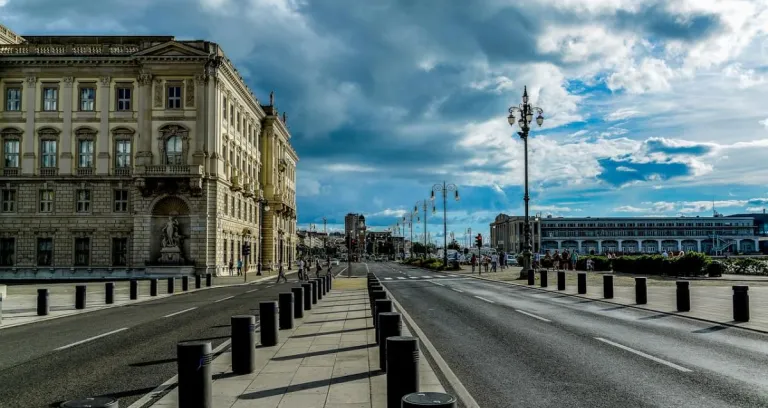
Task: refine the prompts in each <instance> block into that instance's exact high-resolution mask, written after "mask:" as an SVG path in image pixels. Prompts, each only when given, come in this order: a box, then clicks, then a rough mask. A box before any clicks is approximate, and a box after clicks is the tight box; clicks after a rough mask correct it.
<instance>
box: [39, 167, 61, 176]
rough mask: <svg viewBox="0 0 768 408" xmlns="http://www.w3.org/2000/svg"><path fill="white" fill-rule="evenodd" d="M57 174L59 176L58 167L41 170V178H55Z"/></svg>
mask: <svg viewBox="0 0 768 408" xmlns="http://www.w3.org/2000/svg"><path fill="white" fill-rule="evenodd" d="M57 174H59V168H58V167H41V168H40V175H41V176H55V175H57Z"/></svg>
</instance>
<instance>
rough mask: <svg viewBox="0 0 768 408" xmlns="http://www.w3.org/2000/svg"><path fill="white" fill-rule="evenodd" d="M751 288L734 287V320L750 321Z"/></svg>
mask: <svg viewBox="0 0 768 408" xmlns="http://www.w3.org/2000/svg"><path fill="white" fill-rule="evenodd" d="M748 291H749V286H734V287H733V320H735V321H737V322H748V321H749V294H748V293H747V292H748Z"/></svg>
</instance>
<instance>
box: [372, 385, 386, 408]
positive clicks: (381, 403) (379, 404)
mask: <svg viewBox="0 0 768 408" xmlns="http://www.w3.org/2000/svg"><path fill="white" fill-rule="evenodd" d="M380 390H381V392H378V390H377V392H373V393H371V408H387V385H386V384H384V388H380Z"/></svg>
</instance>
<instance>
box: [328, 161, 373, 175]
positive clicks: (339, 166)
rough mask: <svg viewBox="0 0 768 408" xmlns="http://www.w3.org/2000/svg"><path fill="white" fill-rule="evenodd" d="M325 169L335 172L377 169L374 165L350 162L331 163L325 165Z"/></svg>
mask: <svg viewBox="0 0 768 408" xmlns="http://www.w3.org/2000/svg"><path fill="white" fill-rule="evenodd" d="M325 170H327V171H330V172H335V173H372V172H374V171H376V169H375V168H374V167H369V166H362V165H358V164H349V163H334V164H329V165H327V166H326V167H325Z"/></svg>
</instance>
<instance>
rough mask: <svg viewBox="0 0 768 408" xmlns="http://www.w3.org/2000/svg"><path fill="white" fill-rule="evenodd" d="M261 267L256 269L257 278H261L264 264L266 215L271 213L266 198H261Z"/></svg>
mask: <svg viewBox="0 0 768 408" xmlns="http://www.w3.org/2000/svg"><path fill="white" fill-rule="evenodd" d="M258 202H259V265H258V267H257V268H256V276H261V268H262V263H263V262H264V213H265V212H267V211H269V204H267V200H266V199H264V197H259V200H258Z"/></svg>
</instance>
